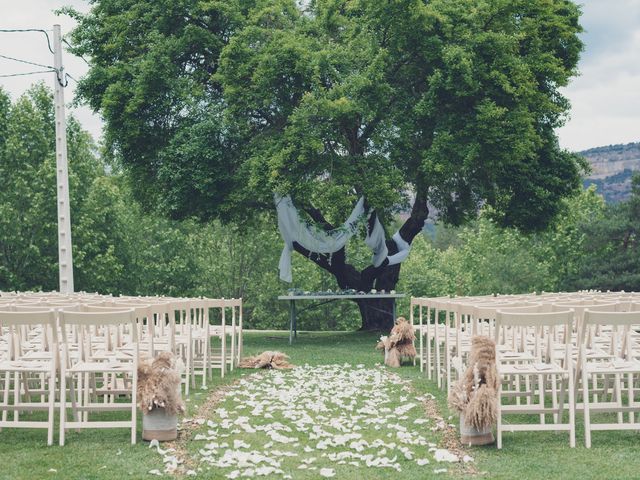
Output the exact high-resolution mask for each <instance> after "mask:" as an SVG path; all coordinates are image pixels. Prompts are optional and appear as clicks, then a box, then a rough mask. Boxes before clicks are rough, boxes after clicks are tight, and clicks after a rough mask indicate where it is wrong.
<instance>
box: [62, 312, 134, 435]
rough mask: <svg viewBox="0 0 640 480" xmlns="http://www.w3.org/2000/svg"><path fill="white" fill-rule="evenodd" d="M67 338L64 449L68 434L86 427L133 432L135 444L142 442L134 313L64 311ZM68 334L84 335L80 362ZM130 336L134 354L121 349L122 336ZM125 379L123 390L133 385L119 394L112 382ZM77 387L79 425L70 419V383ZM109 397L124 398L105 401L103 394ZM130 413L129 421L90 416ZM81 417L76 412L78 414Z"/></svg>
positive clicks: (64, 347) (64, 342)
mask: <svg viewBox="0 0 640 480" xmlns="http://www.w3.org/2000/svg"><path fill="white" fill-rule="evenodd" d="M59 322H60V329H61V331H62V333H63V335H62V359H61V362H60V364H61V373H60V383H61V385H60V445H64V442H65V431H66V430H67V429H81V428H129V429H131V443H132V444H134V443H135V442H136V421H137V405H136V393H137V383H138V357H139V354H140V352H139V348H138V329H137V327H136V320H135V312H134V310H133V309H126V310H120V311H100V312H78V311H66V310H61V311H60V312H59ZM68 329H75V330H76V331H77V335H78V349H79V350H78V358H77V359H76V360H75V363H72V362H71V361H70V359H69V348H68V340H67V339H68V338H70V337H71V335H70V334H69V333H67V330H68ZM123 330H124V331H126V332H127V333H128V335H130V344H129V346H130V347H131V350H130V351H119V350H118V336H119V335H121V332H122V331H123ZM114 377H115V378H120V379H122V381H121V382H119V385H127V386H128V387H129V388H128V390H129V391H128V392H126V398H123V397H124V396H125V395H122V393H123V392H121V391H117V390H116V389H115V388H114V387H113V385H112V384H111V382H113V379H114ZM68 381H69V382H71V383H72V384H73V385H74V386H75V388H74V390H75V391H76V392H78V399H77V405H76V409H77V410H79V411H80V412H81V415H80V416H79V417H78V416H76V418H75V419H74V420H73V421H69V420H67V404H66V383H67V382H68ZM104 392H108V394H109V395H118V397H119V398H118V399H117V401H111V402H107V401H103V402H100V401H99V399H98V398H97V397H98V395H99V394H104ZM127 398H128V400H129V401H127ZM106 411H124V412H129V413H130V418H129V419H128V420H109V421H107V420H102V419H98V420H91V419H90V418H89V414H90V413H99V412H106ZM74 413H76V412H74Z"/></svg>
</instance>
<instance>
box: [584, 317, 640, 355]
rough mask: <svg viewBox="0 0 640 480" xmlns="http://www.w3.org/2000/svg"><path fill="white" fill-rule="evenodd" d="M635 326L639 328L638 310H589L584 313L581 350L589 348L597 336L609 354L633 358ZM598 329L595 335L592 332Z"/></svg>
mask: <svg viewBox="0 0 640 480" xmlns="http://www.w3.org/2000/svg"><path fill="white" fill-rule="evenodd" d="M637 326H640V310H632V311H625V312H620V311H610V310H609V309H602V308H600V307H594V308H593V309H591V308H589V309H587V310H585V312H584V318H583V325H582V333H581V338H582V339H583V340H582V342H581V348H586V347H587V346H589V347H591V346H592V343H593V337H595V336H596V335H599V339H600V340H601V341H602V342H604V344H605V345H606V346H607V347H606V350H607V351H608V353H609V354H611V355H614V356H616V357H620V358H631V357H634V356H635V351H634V349H635V348H634V342H633V341H632V334H633V333H634V327H637ZM600 328H602V329H601V330H599V331H598V330H597V331H596V333H594V332H593V330H594V329H600Z"/></svg>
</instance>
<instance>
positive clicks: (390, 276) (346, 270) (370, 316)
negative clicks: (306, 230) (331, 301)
mask: <svg viewBox="0 0 640 480" xmlns="http://www.w3.org/2000/svg"><path fill="white" fill-rule="evenodd" d="M305 210H306V212H307V213H308V214H309V215H310V216H311V217H312V218H313V219H314V220H315V221H316V222H318V223H320V224H321V225H322V226H324V227H325V228H326V229H332V228H334V227H333V226H332V225H331V224H330V223H329V222H327V221H326V220H325V219H324V218H323V217H322V215H321V213H320V212H319V211H318V210H317V209H314V208H313V207H310V208H309V207H308V208H307V209H305ZM428 214H429V210H428V208H427V202H426V198H425V197H424V196H422V195H420V193H418V195H416V200H415V202H414V205H413V208H412V209H411V216H410V217H409V218H408V219H407V220H406V221H405V223H404V224H403V225H402V227H401V228H400V236H401V237H402V238H403V239H404V240H405V241H406V242H407V243H409V244H411V243H412V242H413V239H414V238H415V237H416V235H418V234H419V233H420V232H421V231H422V227H423V225H424V222H425V220H426V219H427V215H428ZM372 218H373V217H372ZM386 245H387V249H388V251H389V253H388V255H394V254H395V253H397V252H398V247H397V245H396V243H395V241H393V239H390V240H387V241H386ZM293 247H294V249H295V251H297V252H298V253H300V254H302V255H304V256H305V257H307V258H309V259H310V260H311V261H312V262H314V263H315V264H316V265H318V266H320V267H321V268H323V269H324V270H326V271H328V272H329V273H331V274H332V275H333V276H334V277H335V279H336V281H337V282H338V286H339V287H340V288H342V289H354V290H356V291H359V292H367V293H369V292H370V291H371V290H372V289H374V288H375V289H376V290H377V291H378V292H381V291H382V290H384V291H385V292H386V293H389V292H390V291H391V290H395V288H396V285H397V284H398V279H399V276H400V264H397V265H389V261H388V260H387V259H385V261H384V262H383V263H382V265H380V266H379V267H377V268H376V267H374V266H373V265H370V266H368V267H367V268H365V269H364V270H362V271H358V270H356V268H355V267H354V266H353V265H350V264H348V263H347V262H346V258H345V251H344V248H342V249H340V250H338V251H337V252H335V253H334V254H333V255H332V256H331V258H330V257H329V255H325V254H318V253H312V252H309V250H307V249H305V248H304V247H302V246H301V245H300V244H298V243H297V242H294V243H293ZM354 301H355V302H356V303H357V304H358V308H359V309H360V315H361V317H362V327H361V329H362V330H384V331H388V330H390V329H391V328H392V327H393V324H394V322H395V318H393V301H392V300H391V299H386V298H372V299H368V300H354Z"/></svg>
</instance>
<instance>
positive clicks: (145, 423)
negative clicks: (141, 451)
mask: <svg viewBox="0 0 640 480" xmlns="http://www.w3.org/2000/svg"><path fill="white" fill-rule="evenodd" d="M181 363H182V362H181V361H179V360H176V358H175V357H174V355H173V354H172V353H171V352H161V353H159V354H158V356H157V357H156V358H155V359H154V358H145V359H141V360H140V363H139V364H138V406H139V407H140V409H141V410H142V413H143V415H142V438H143V440H154V439H155V440H158V441H167V440H175V439H176V438H177V437H178V429H177V427H178V414H179V413H183V412H184V410H185V407H184V403H183V401H182V398H181V396H180V381H181V378H182V375H181V371H180V370H181V368H180V364H181Z"/></svg>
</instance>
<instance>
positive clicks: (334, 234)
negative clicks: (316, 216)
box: [274, 195, 411, 282]
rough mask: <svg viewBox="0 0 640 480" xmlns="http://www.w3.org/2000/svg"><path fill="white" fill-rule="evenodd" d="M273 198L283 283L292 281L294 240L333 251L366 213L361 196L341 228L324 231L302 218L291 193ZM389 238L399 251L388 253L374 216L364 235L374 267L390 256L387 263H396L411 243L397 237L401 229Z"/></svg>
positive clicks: (315, 249) (316, 250) (318, 249)
mask: <svg viewBox="0 0 640 480" xmlns="http://www.w3.org/2000/svg"><path fill="white" fill-rule="evenodd" d="M274 200H275V204H276V211H277V212H278V228H279V229H280V234H281V235H282V239H283V240H284V248H283V249H282V254H281V255H280V264H279V269H280V279H281V280H284V281H285V282H291V281H292V280H293V278H292V274H291V253H292V252H293V242H297V243H298V244H300V245H301V246H302V247H304V248H305V249H307V250H309V251H310V252H313V253H324V254H332V253H335V252H337V251H338V250H340V249H341V248H342V247H344V246H345V245H346V243H347V242H348V241H349V239H350V238H351V237H352V236H353V235H354V234H355V233H356V232H357V230H358V223H359V221H360V219H361V218H362V217H363V216H364V215H365V213H366V212H365V210H364V197H361V198H360V200H358V203H356V206H355V207H354V208H353V211H352V212H351V215H349V218H348V219H347V221H346V222H345V223H344V224H342V227H340V228H336V229H334V230H330V231H325V230H322V229H320V228H314V227H313V226H311V225H308V224H307V223H305V222H304V221H302V219H301V218H300V215H299V214H298V210H297V209H296V207H295V206H294V205H293V201H292V200H291V197H290V196H288V195H287V196H286V197H280V196H279V195H274ZM392 238H393V241H394V242H395V243H396V245H397V247H398V253H396V254H394V255H391V256H388V254H389V251H388V249H387V245H386V243H385V235H384V228H382V224H381V223H380V220H378V218H377V216H376V219H375V222H374V224H373V228H372V229H371V231H367V236H366V238H365V243H366V245H367V246H368V247H369V248H370V249H371V251H372V252H373V257H372V260H371V262H372V263H373V265H374V266H375V267H379V266H380V265H381V264H382V262H384V259H385V258H388V259H389V265H396V264H398V263H400V262H402V261H403V260H404V259H405V258H407V256H408V255H409V252H410V251H411V245H409V243H407V242H406V241H405V240H404V239H403V238H402V237H401V236H400V232H396V233H395V234H394V235H393V237H392Z"/></svg>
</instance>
